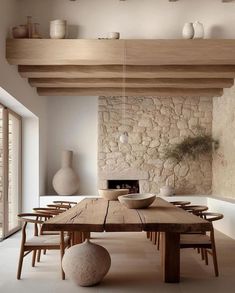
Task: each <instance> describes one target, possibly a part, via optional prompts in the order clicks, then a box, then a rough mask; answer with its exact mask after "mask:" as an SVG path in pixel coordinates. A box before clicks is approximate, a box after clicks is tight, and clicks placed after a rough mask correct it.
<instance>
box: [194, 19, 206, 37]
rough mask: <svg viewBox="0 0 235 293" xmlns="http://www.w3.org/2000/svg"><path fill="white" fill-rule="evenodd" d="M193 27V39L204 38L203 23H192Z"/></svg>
mask: <svg viewBox="0 0 235 293" xmlns="http://www.w3.org/2000/svg"><path fill="white" fill-rule="evenodd" d="M193 28H194V36H193V38H194V39H203V38H204V27H203V24H202V23H201V22H199V21H195V22H194V23H193Z"/></svg>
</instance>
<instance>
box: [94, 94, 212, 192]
mask: <svg viewBox="0 0 235 293" xmlns="http://www.w3.org/2000/svg"><path fill="white" fill-rule="evenodd" d="M198 126H201V127H203V128H205V129H206V132H207V133H208V134H211V126H212V99H211V98H203V97H201V98H196V97H195V98H157V97H143V98H135V97H128V98H126V104H125V111H124V106H123V98H121V97H100V98H99V133H98V140H99V144H98V165H99V169H98V177H99V178H98V179H99V180H98V182H99V188H105V187H106V186H105V184H106V183H107V179H138V180H140V185H141V186H140V191H141V192H156V193H158V192H159V189H160V187H162V186H164V185H165V184H166V182H169V183H170V184H171V185H172V184H173V181H174V177H175V188H176V193H177V194H210V192H211V183H212V182H211V180H212V174H211V170H212V167H211V161H212V157H211V155H206V156H202V157H200V158H199V159H198V160H196V161H192V160H184V161H182V162H181V163H180V164H177V163H176V162H172V160H170V159H165V158H164V149H165V148H166V147H167V146H170V145H172V144H174V143H177V142H179V141H181V140H182V139H183V138H184V137H187V136H192V135H193V134H194V133H196V128H197V127H198ZM123 131H127V132H128V133H129V143H128V144H122V143H120V141H119V136H120V134H121V133H122V132H123ZM174 175H175V176H174Z"/></svg>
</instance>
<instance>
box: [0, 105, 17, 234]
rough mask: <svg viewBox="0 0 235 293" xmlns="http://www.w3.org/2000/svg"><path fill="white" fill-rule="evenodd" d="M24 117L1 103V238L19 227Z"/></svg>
mask: <svg viewBox="0 0 235 293" xmlns="http://www.w3.org/2000/svg"><path fill="white" fill-rule="evenodd" d="M20 211H21V117H20V116H19V115H17V114H16V113H14V112H13V111H11V110H9V109H7V108H6V107H4V106H3V105H0V239H2V238H5V237H7V236H9V235H10V234H12V233H14V232H15V231H17V230H18V229H19V228H20V225H19V222H18V219H17V214H18V213H19V212H20Z"/></svg>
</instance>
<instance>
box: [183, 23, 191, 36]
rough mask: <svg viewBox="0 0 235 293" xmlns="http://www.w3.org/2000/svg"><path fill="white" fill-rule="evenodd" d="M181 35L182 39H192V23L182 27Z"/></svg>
mask: <svg viewBox="0 0 235 293" xmlns="http://www.w3.org/2000/svg"><path fill="white" fill-rule="evenodd" d="M182 35H183V38H184V39H192V38H193V36H194V28H193V24H192V22H186V23H185V25H184V27H183V31H182Z"/></svg>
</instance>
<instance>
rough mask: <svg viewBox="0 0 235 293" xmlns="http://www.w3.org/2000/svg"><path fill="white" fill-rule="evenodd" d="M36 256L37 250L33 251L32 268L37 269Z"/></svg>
mask: <svg viewBox="0 0 235 293" xmlns="http://www.w3.org/2000/svg"><path fill="white" fill-rule="evenodd" d="M36 255H37V250H33V255H32V267H35V262H36Z"/></svg>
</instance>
